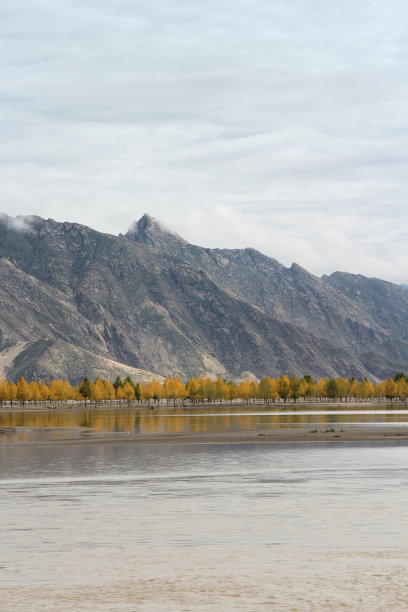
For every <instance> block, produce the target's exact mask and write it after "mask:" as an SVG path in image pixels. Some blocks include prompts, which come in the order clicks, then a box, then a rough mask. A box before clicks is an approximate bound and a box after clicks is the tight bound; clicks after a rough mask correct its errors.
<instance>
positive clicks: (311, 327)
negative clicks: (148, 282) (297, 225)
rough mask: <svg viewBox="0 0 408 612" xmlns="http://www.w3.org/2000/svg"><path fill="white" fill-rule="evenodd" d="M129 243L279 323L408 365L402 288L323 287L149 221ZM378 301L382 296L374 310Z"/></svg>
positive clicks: (406, 296) (248, 253)
mask: <svg viewBox="0 0 408 612" xmlns="http://www.w3.org/2000/svg"><path fill="white" fill-rule="evenodd" d="M126 236H127V237H128V238H129V239H130V240H132V241H135V242H139V243H145V244H150V245H152V246H154V247H155V248H157V249H158V250H160V251H161V252H166V253H169V254H171V255H173V256H175V257H177V258H179V260H180V261H186V262H189V263H191V264H192V265H194V266H196V267H198V268H200V269H202V270H205V271H206V272H207V273H208V274H209V276H211V278H212V279H213V280H214V281H215V282H216V283H218V284H219V285H220V286H222V287H223V288H225V289H228V290H229V291H231V292H232V293H234V295H236V296H238V297H239V298H241V299H242V300H245V301H248V302H249V303H251V304H253V305H255V306H258V307H259V308H261V309H262V310H263V311H264V312H266V313H269V314H271V315H272V316H273V317H274V318H275V319H277V320H278V321H281V322H287V323H292V324H295V325H297V326H299V327H301V328H302V329H305V330H307V331H308V332H309V333H311V334H313V335H314V336H317V337H319V338H324V339H326V340H329V342H330V343H332V344H334V345H335V346H338V347H342V348H345V349H347V350H352V351H353V352H354V351H355V352H357V353H365V352H369V353H370V352H374V353H378V354H379V355H382V356H383V357H384V359H386V360H395V359H396V360H402V361H407V357H408V334H407V322H408V293H406V292H404V291H403V290H402V289H401V288H400V287H398V286H397V285H393V284H392V283H386V282H385V281H377V280H376V279H367V278H365V277H360V276H356V277H353V275H351V274H342V273H335V274H333V275H332V276H331V277H327V276H324V277H323V278H321V279H320V278H318V277H316V276H314V275H313V274H310V273H309V272H307V271H306V270H304V269H303V268H301V267H300V266H299V265H297V264H293V265H292V266H291V267H290V268H285V267H284V266H283V265H282V264H280V263H279V262H278V261H276V260H275V259H272V258H270V257H267V256H265V255H263V254H262V253H259V252H258V251H256V250H255V249H243V250H238V249H235V250H234V249H208V248H202V247H198V246H195V245H191V244H189V243H187V242H186V241H184V240H183V239H181V238H180V237H179V236H177V235H174V234H172V233H170V232H166V231H165V230H164V229H163V228H162V227H160V225H158V224H157V223H156V222H155V220H154V219H153V218H151V217H149V216H148V215H145V216H144V217H142V219H141V220H140V221H139V222H137V223H136V224H134V225H133V226H132V227H131V228H130V229H129V231H128V233H127V234H126ZM339 277H341V278H343V284H341V283H340V282H339V281H338V278H339ZM346 278H347V279H348V280H349V285H350V287H349V289H348V290H347V289H346V285H347V283H346V282H345V281H344V279H346ZM353 278H354V280H353ZM336 279H337V281H336ZM379 285H381V287H382V290H381V291H379ZM352 287H353V289H352ZM357 287H360V296H358V295H357V291H358V288H357ZM373 295H377V302H376V303H375V304H374V303H373V302H372V299H373V298H372V296H373Z"/></svg>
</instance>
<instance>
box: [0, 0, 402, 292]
mask: <svg viewBox="0 0 408 612" xmlns="http://www.w3.org/2000/svg"><path fill="white" fill-rule="evenodd" d="M0 17H1V19H0V28H3V32H2V33H1V40H2V53H1V54H0V73H1V78H2V84H3V88H2V91H3V93H2V94H1V97H0V109H1V111H2V112H1V117H2V119H0V129H1V131H2V141H1V143H0V189H1V192H2V206H1V208H2V210H3V211H4V212H7V213H9V214H12V215H15V214H39V215H41V216H44V217H54V218H56V219H58V220H73V221H78V222H82V223H86V224H87V225H91V226H93V227H96V228H97V229H101V230H103V231H109V232H120V231H122V232H123V231H126V229H127V227H128V226H129V225H130V224H131V223H132V222H133V221H134V220H135V219H137V218H139V217H140V216H141V215H142V214H143V213H144V212H149V213H150V214H152V215H153V216H156V217H158V219H159V220H161V221H163V222H164V223H165V224H166V225H167V226H170V227H171V228H172V229H174V230H175V231H177V232H178V233H180V234H182V235H184V236H185V237H186V238H187V239H189V240H191V241H193V242H196V243H199V244H202V245H208V246H219V247H224V246H225V247H227V246H229V247H244V246H254V247H255V248H258V249H260V250H262V251H264V252H266V253H267V254H269V255H271V256H273V257H275V258H277V259H279V260H281V261H283V262H284V263H285V264H287V265H289V264H290V263H291V262H292V261H297V262H298V263H300V264H301V265H303V266H304V267H306V268H308V269H310V270H311V271H312V272H315V273H317V274H321V273H324V272H326V273H330V272H331V271H333V270H335V269H346V270H349V271H352V272H360V273H364V274H367V275H375V276H384V277H385V278H388V279H390V280H395V281H398V282H400V281H408V278H407V272H406V270H407V269H408V267H407V263H408V253H407V246H406V245H407V244H408V241H407V238H408V236H407V234H408V219H407V215H408V212H407V209H408V207H407V196H408V180H407V175H406V167H407V161H408V160H407V156H408V153H407V151H408V130H407V124H408V108H407V105H406V99H407V93H408V92H407V87H408V86H407V81H406V72H407V58H408V41H407V38H406V35H405V31H404V24H405V23H406V20H407V18H408V7H407V5H406V3H404V2H402V0H391V1H390V2H388V3H387V5H384V3H383V2H382V1H381V2H380V0H362V2H359V3H355V2H352V1H351V0H341V1H340V2H336V3H328V2H326V1H325V0H293V1H292V2H286V1H285V2H284V1H283V0H277V1H276V2H273V3H271V2H266V0H265V1H264V0H262V1H261V0H257V1H256V2H249V0H245V1H244V0H235V1H234V2H233V1H232V0H231V1H227V0H221V2H219V1H217V2H215V0H198V1H197V2H195V3H191V2H187V1H185V0H184V1H183V0H175V1H174V2H171V3H169V2H164V0H155V1H154V2H147V1H140V2H137V3H134V2H130V1H127V0H118V1H116V2H113V0H109V1H108V0H98V1H96V0H92V1H91V0H85V2H84V1H81V2H80V1H79V0H69V1H68V0H65V1H62V2H59V3H49V2H46V1H45V0H21V2H19V3H18V6H17V5H16V4H15V3H11V0H4V2H3V3H2V5H1V7H0Z"/></svg>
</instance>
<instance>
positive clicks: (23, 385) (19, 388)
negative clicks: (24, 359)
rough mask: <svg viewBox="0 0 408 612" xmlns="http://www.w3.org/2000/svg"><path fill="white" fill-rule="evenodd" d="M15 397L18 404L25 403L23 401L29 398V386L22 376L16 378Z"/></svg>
mask: <svg viewBox="0 0 408 612" xmlns="http://www.w3.org/2000/svg"><path fill="white" fill-rule="evenodd" d="M16 399H17V401H19V402H20V404H23V406H24V404H25V402H27V401H29V399H30V386H29V385H28V383H27V382H26V381H25V379H24V377H23V376H21V378H19V379H18V381H17V385H16Z"/></svg>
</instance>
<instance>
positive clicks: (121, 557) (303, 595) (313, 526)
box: [0, 443, 408, 612]
mask: <svg viewBox="0 0 408 612" xmlns="http://www.w3.org/2000/svg"><path fill="white" fill-rule="evenodd" d="M0 488H1V504H0V542H1V546H0V585H1V588H0V609H1V610H32V611H37V610H38V611H39V610H52V611H54V610H55V611H60V610H61V611H62V610H64V611H65V610H142V611H153V612H155V611H162V610H166V611H167V610H169V611H173V610H177V611H180V610H181V611H182V610H186V611H187V610H189V611H190V610H191V611H195V610H247V611H254V610H285V611H286V610H319V611H320V610H327V609H333V610H336V609H338V610H344V609H348V610H367V611H368V610H369V611H370V612H371V611H373V610H384V611H385V610H406V609H407V601H408V581H407V575H408V552H407V537H406V536H407V525H408V447H407V446H404V445H396V446H379V445H376V446H375V447H370V446H358V445H356V446H343V447H335V448H333V447H331V448H326V447H318V446H308V445H303V446H302V447H297V446H293V447H285V448H282V447H280V448H279V447H275V446H273V445H258V444H253V445H238V444H237V445H179V446H174V445H170V444H167V445H155V446H153V445H151V446H150V445H131V446H123V445H115V444H114V443H112V444H101V445H89V446H87V445H71V446H66V445H65V446H60V447H58V446H55V445H52V446H49V445H44V446H42V445H41V444H37V445H31V446H30V445H29V446H27V445H25V446H24V445H23V446H20V447H18V446H13V447H11V446H8V445H2V446H1V447H0Z"/></svg>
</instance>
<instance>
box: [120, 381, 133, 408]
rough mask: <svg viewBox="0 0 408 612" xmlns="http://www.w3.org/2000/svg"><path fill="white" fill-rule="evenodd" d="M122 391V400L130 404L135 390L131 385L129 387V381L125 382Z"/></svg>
mask: <svg viewBox="0 0 408 612" xmlns="http://www.w3.org/2000/svg"><path fill="white" fill-rule="evenodd" d="M122 391H123V398H124V399H125V400H126V401H127V403H128V404H130V402H131V400H132V399H135V390H134V388H133V385H131V384H130V382H129V381H126V382H125V384H124V385H123V389H122Z"/></svg>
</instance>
